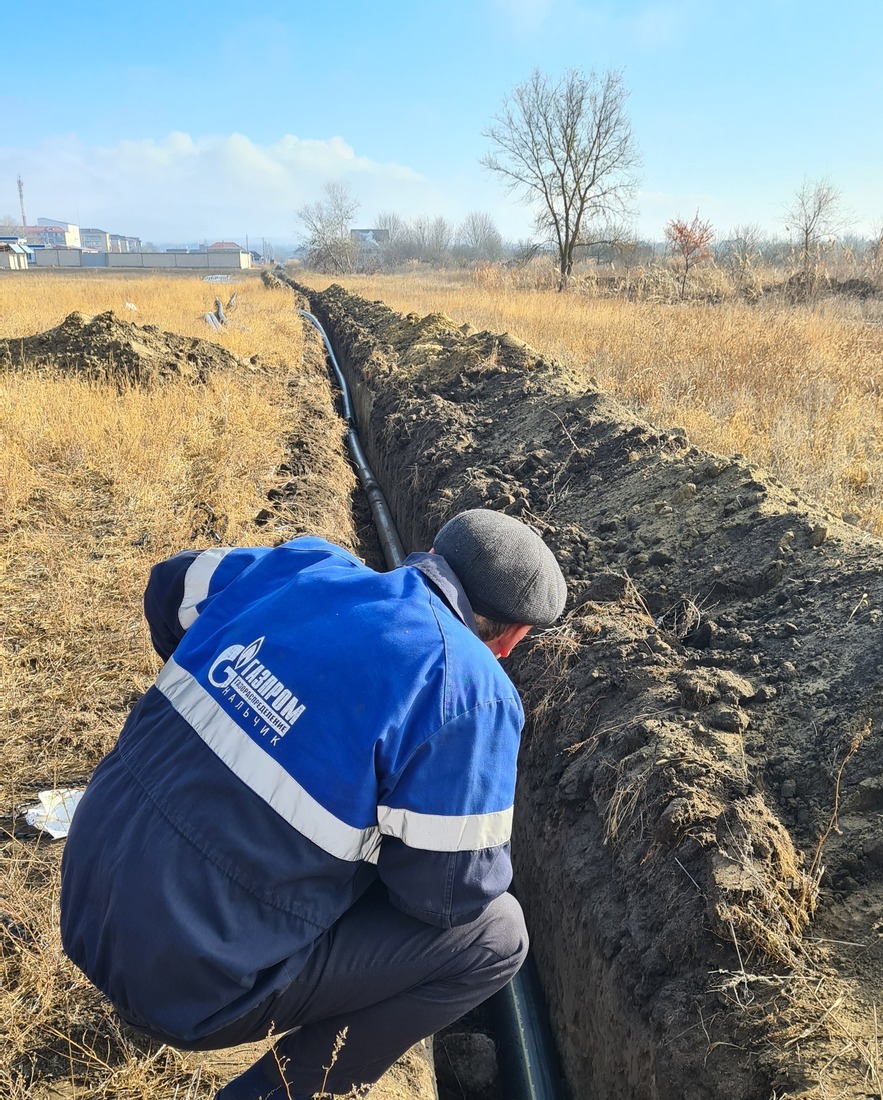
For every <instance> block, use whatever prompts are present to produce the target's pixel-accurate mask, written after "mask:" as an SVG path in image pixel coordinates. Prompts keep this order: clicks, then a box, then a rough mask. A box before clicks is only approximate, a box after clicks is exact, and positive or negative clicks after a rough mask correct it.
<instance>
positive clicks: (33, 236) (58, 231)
mask: <svg viewBox="0 0 883 1100" xmlns="http://www.w3.org/2000/svg"><path fill="white" fill-rule="evenodd" d="M16 228H17V230H18V232H19V233H20V234H21V236H22V237H24V238H25V240H26V241H27V243H28V244H39V245H43V246H44V247H46V248H67V247H68V242H67V236H66V233H65V229H64V226H62V225H20V226H18V227H16Z"/></svg>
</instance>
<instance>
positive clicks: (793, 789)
mask: <svg viewBox="0 0 883 1100" xmlns="http://www.w3.org/2000/svg"><path fill="white" fill-rule="evenodd" d="M796 794H797V782H796V780H794V779H786V780H785V782H784V783H783V784H782V798H793V797H794V796H795V795H796Z"/></svg>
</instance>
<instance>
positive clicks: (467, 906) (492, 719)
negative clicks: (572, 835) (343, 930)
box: [377, 699, 523, 928]
mask: <svg viewBox="0 0 883 1100" xmlns="http://www.w3.org/2000/svg"><path fill="white" fill-rule="evenodd" d="M522 721H523V716H522V712H521V707H520V704H519V703H518V702H517V699H514V700H513V699H509V700H494V701H493V702H491V703H487V704H482V705H480V706H478V707H475V708H474V709H473V710H471V711H469V712H468V713H467V714H464V715H460V716H459V717H457V718H455V719H453V720H452V721H450V722H447V723H446V724H445V725H444V726H443V727H442V728H441V729H440V730H438V731H437V732H436V733H435V734H434V735H433V736H432V737H431V738H430V739H429V740H428V741H426V742H425V743H424V744H422V745H421V746H420V747H419V748H418V749H417V750H416V751H415V752H414V753H413V754H412V755H411V757H410V758H409V760H408V761H407V762H406V764H405V765H404V767H403V768H402V769H401V770H400V771H399V773H398V774H397V775H395V776H394V777H392V779H391V781H390V783H389V785H388V790H386V791H385V792H382V802H381V805H380V806H378V824H379V826H380V831H381V834H382V837H383V839H382V841H381V846H380V854H379V857H378V862H377V869H378V872H379V874H380V878H381V879H382V881H383V882H384V884H385V885H386V887H387V890H388V892H389V896H390V900H391V901H392V902H393V904H394V905H395V906H396V907H397V908H398V909H401V910H402V912H404V913H408V914H409V915H410V916H413V917H417V918H418V919H419V920H423V921H426V922H427V923H428V924H432V925H435V926H437V927H440V928H451V927H453V926H455V925H458V924H465V923H466V922H468V921H471V920H474V919H475V918H476V917H477V916H478V915H479V914H480V913H481V911H482V910H483V909H484V908H485V907H486V906H487V905H489V904H490V902H491V901H493V900H494V898H496V897H498V896H499V895H500V894H502V893H503V892H504V891H505V890H506V888H507V887H508V886H509V883H510V881H511V879H512V865H511V862H510V858H509V837H510V834H511V824H512V803H513V799H514V794H515V767H516V757H517V753H518V741H519V735H520V731H521V724H522Z"/></svg>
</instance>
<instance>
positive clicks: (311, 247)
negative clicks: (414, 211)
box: [297, 181, 508, 274]
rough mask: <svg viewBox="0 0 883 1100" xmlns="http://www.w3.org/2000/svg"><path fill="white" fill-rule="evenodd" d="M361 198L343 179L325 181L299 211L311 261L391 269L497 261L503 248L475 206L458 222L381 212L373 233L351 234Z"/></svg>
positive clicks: (331, 267)
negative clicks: (318, 195) (415, 264)
mask: <svg viewBox="0 0 883 1100" xmlns="http://www.w3.org/2000/svg"><path fill="white" fill-rule="evenodd" d="M359 209H360V203H359V201H358V199H357V198H356V197H355V195H354V194H353V191H352V189H351V187H350V186H349V185H348V184H346V183H340V182H336V181H335V182H329V183H327V184H326V185H325V188H324V191H323V197H322V198H321V199H319V200H318V201H316V202H312V203H307V204H305V205H304V206H302V207H301V208H300V209H299V210H298V211H297V220H298V223H299V225H300V227H301V231H302V233H303V236H304V248H305V250H306V253H307V261H308V263H309V264H310V266H312V267H314V268H316V269H318V270H320V271H326V272H329V273H335V272H336V273H340V274H345V273H347V272H354V271H377V270H394V269H395V268H398V267H401V266H402V265H403V264H406V263H408V262H418V263H424V264H431V265H433V266H436V267H448V266H456V265H461V266H462V265H467V264H473V263H476V262H479V261H485V262H491V263H493V262H496V261H499V260H503V259H505V257H506V255H507V251H508V250H507V248H506V247H505V246H504V243H503V238H502V236H501V235H500V231H499V230H498V229H497V226H496V224H495V223H494V220H493V218H492V217H491V215H490V214H487V213H485V212H484V211H481V210H473V211H471V212H470V213H468V214H467V215H466V217H465V218H464V219H463V221H462V222H460V223H459V224H457V223H455V222H452V221H449V220H448V219H447V218H443V217H431V216H425V217H417V218H411V219H406V218H403V217H402V216H401V215H400V214H397V213H396V212H395V211H393V210H385V211H381V213H380V214H378V215H377V216H376V217H375V218H374V219H373V221H372V222H371V225H370V226H366V228H370V229H372V230H375V231H379V232H375V238H374V239H371V240H364V239H361V238H360V237H358V236H357V235H356V234H355V232H354V231H355V228H356V216H357V214H358V211H359Z"/></svg>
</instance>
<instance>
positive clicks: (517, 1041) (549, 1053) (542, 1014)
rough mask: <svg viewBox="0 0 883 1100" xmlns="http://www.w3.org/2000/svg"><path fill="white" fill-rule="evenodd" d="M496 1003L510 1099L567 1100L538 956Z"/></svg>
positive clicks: (364, 467)
mask: <svg viewBox="0 0 883 1100" xmlns="http://www.w3.org/2000/svg"><path fill="white" fill-rule="evenodd" d="M299 312H300V313H301V314H302V316H303V317H305V318H306V319H307V320H308V321H309V322H310V323H311V324H312V325H314V326H315V327H316V328H317V329H318V330H319V332H320V333H321V336H322V339H323V340H324V342H325V347H326V349H327V351H328V357H329V360H330V362H331V366H332V369H333V370H334V374H335V376H336V378H337V381H338V384H339V386H340V389H341V392H342V394H343V410H344V417H345V418H346V421H347V424H348V425H349V432H348V444H349V448H350V453H351V455H352V460H353V465H354V466H355V468H356V473H357V474H358V476H359V480H360V481H361V483H362V486H363V488H364V490H365V494H366V496H367V497H368V503H369V504H370V506H371V514H372V515H373V517H374V522H375V524H376V526H377V534H378V537H379V539H380V544H381V546H382V548H383V554H384V557H385V558H386V564H387V567H388V568H389V569H395V568H396V567H397V566H399V565H401V564H402V562H403V561H404V560H405V552H404V548H403V546H402V542H401V539H400V538H399V533H398V531H397V530H396V526H395V522H394V520H393V518H392V513H391V512H390V509H389V504H388V503H387V500H386V497H385V496H384V494H383V490H382V489H381V487H380V484H379V483H378V481H377V479H376V478H375V476H374V473H373V471H372V470H371V467H370V466H369V465H368V462H367V460H366V458H365V452H364V451H363V450H362V444H361V442H360V440H359V435H358V430H357V427H358V426H357V424H356V417H355V412H354V410H353V406H352V402H351V400H350V394H349V387H348V385H347V382H346V379H345V378H344V375H343V371H342V370H341V369H340V366H339V364H338V362H337V357H336V356H335V354H334V348H333V347H332V346H331V341H330V340H329V339H328V334H327V333H326V332H325V329H324V328H323V327H322V325H321V324H320V323H319V322H318V321H317V320H316V318H315V317H314V316H313V315H312V313H308V312H307V311H306V310H303V309H302V310H300V311H299ZM492 1004H493V1009H494V1016H495V1018H496V1021H497V1028H498V1031H499V1034H500V1044H501V1047H502V1053H503V1058H502V1059H501V1061H502V1063H503V1076H504V1078H505V1079H506V1084H507V1089H508V1091H507V1096H510V1094H511V1100H561V1098H562V1090H561V1084H560V1075H559V1073H558V1069H557V1057H556V1055H555V1045H554V1042H553V1040H552V1034H551V1031H550V1029H549V1023H548V1018H547V1014H546V1007H545V1004H544V1001H543V995H542V991H541V989H540V982H539V977H538V974H537V969H536V964H535V963H534V960H533V955H532V954H530V953H529V954H528V957H527V960H526V961H525V963H524V965H523V966H522V968H521V970H520V971H519V972H518V973H517V974H516V975H515V977H514V978H513V979H512V981H511V982H510V983H509V984H508V985H507V986H506V987H505V989H502V990H501V991H500V992H499V993H497V994H496V995H495V996H494V997H493V999H492Z"/></svg>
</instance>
